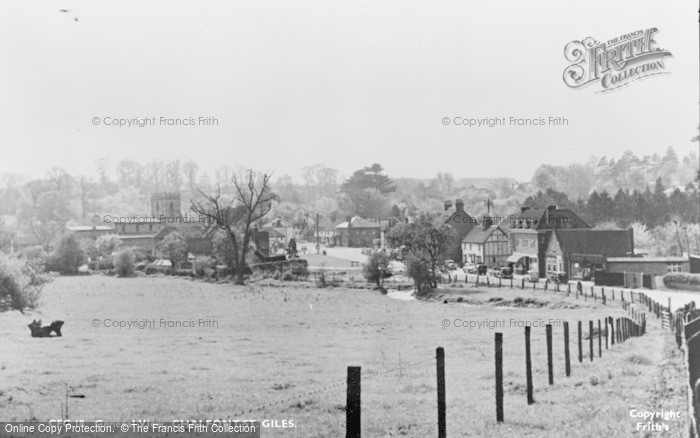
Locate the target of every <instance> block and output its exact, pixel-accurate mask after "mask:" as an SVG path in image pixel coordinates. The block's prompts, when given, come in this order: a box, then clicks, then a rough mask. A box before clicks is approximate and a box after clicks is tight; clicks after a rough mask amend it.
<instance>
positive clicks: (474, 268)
mask: <svg viewBox="0 0 700 438" xmlns="http://www.w3.org/2000/svg"><path fill="white" fill-rule="evenodd" d="M478 269H479V265H477V264H476V263H465V264H464V266H463V267H462V270H464V273H465V274H476V273H477V272H478Z"/></svg>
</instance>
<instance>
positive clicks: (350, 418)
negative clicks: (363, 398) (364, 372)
mask: <svg viewBox="0 0 700 438" xmlns="http://www.w3.org/2000/svg"><path fill="white" fill-rule="evenodd" d="M360 378H361V367H348V390H347V391H348V392H347V403H346V407H345V437H346V438H360V436H361V422H360V412H361V411H360V390H361V382H360Z"/></svg>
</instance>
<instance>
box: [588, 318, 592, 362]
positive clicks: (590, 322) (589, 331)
mask: <svg viewBox="0 0 700 438" xmlns="http://www.w3.org/2000/svg"><path fill="white" fill-rule="evenodd" d="M588 336H589V340H588V345H589V349H590V354H591V362H593V321H588Z"/></svg>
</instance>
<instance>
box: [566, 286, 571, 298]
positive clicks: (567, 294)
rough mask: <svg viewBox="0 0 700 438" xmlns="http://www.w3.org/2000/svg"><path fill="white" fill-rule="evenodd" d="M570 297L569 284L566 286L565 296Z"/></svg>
mask: <svg viewBox="0 0 700 438" xmlns="http://www.w3.org/2000/svg"><path fill="white" fill-rule="evenodd" d="M569 295H571V283H567V284H566V296H569Z"/></svg>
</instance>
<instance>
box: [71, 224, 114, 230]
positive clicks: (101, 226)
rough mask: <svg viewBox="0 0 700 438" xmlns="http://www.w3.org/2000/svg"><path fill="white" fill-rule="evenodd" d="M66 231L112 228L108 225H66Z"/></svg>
mask: <svg viewBox="0 0 700 438" xmlns="http://www.w3.org/2000/svg"><path fill="white" fill-rule="evenodd" d="M66 229H67V230H68V231H114V228H112V227H110V226H108V225H71V226H68V225H66Z"/></svg>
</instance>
